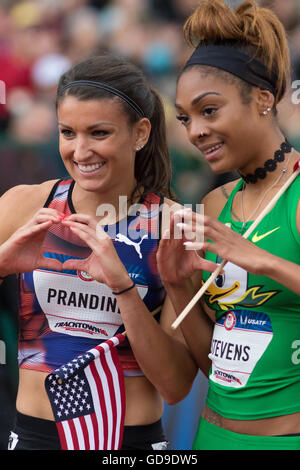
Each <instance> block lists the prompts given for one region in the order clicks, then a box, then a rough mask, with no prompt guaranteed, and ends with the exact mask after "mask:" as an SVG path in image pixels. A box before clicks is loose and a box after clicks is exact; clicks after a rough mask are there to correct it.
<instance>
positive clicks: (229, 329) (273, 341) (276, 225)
mask: <svg viewBox="0 0 300 470" xmlns="http://www.w3.org/2000/svg"><path fill="white" fill-rule="evenodd" d="M241 189H242V180H239V181H238V183H237V185H236V186H235V188H234V190H233V191H232V193H231V194H230V197H229V198H228V201H227V203H226V205H225V207H224V208H223V210H222V212H221V214H220V216H219V217H218V219H219V220H220V221H221V222H223V223H224V224H229V225H230V227H231V228H232V230H234V231H236V232H239V233H241V230H242V223H241V222H236V221H235V220H233V219H232V217H231V206H232V201H233V198H234V196H235V194H236V193H237V191H239V190H241ZM299 196H300V177H298V178H297V179H296V180H295V181H294V182H293V184H292V185H291V186H290V187H289V188H288V189H287V191H286V192H285V193H284V194H283V195H282V196H281V197H280V199H279V200H278V202H277V203H276V205H275V206H274V207H273V209H272V210H271V211H270V212H269V213H268V214H267V215H266V216H265V218H264V219H263V220H262V221H261V222H260V224H259V225H258V226H257V227H256V229H255V230H254V232H253V233H252V234H251V235H250V237H249V240H250V241H252V242H253V243H255V244H256V245H257V246H258V247H260V248H262V249H264V250H266V251H268V252H270V253H272V254H274V255H276V256H279V257H280V258H284V259H286V260H289V261H291V262H293V263H295V264H300V235H299V233H298V231H297V226H296V211H297V206H298V202H299ZM251 223H252V222H248V223H247V225H246V226H245V230H246V229H247V228H248V227H249V226H250V225H251ZM206 258H207V259H209V260H212V261H214V262H217V263H220V262H221V261H222V260H221V259H220V258H219V257H218V256H217V255H215V254H213V253H210V252H207V253H206ZM209 275H210V273H208V272H203V281H204V282H205V281H206V280H207V278H208V277H209ZM204 298H205V302H206V303H207V305H208V306H209V307H210V308H212V309H214V310H215V313H216V323H215V328H214V335H213V339H212V345H211V352H210V355H209V357H210V358H211V360H212V366H211V370H210V376H209V384H210V386H209V391H208V395H207V406H209V407H210V408H211V409H212V410H214V411H216V412H217V413H219V414H221V415H222V416H224V417H226V418H230V419H241V420H247V419H249V420H250V419H260V418H267V417H272V416H281V415H285V414H291V413H296V412H300V296H298V295H297V294H295V293H294V292H293V291H292V290H289V289H287V288H286V287H284V286H283V285H281V284H279V283H277V282H275V281H273V280H272V279H270V278H268V277H265V276H257V275H253V274H251V273H248V272H246V271H245V270H244V269H242V268H240V267H238V266H236V265H235V264H233V263H230V262H228V263H227V264H226V265H225V268H224V274H222V275H219V276H218V277H217V278H216V280H215V281H214V282H213V283H212V284H211V285H210V287H209V288H208V289H207V291H206V293H205V296H204Z"/></svg>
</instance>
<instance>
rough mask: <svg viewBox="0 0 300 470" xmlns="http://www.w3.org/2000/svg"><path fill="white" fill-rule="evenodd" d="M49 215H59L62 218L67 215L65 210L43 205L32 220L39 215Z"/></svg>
mask: <svg viewBox="0 0 300 470" xmlns="http://www.w3.org/2000/svg"><path fill="white" fill-rule="evenodd" d="M43 215H44V216H49V217H58V218H59V219H60V220H61V219H62V218H64V217H65V214H64V213H63V212H60V211H57V210H56V209H51V208H48V207H43V208H42V209H40V210H39V211H38V212H36V213H35V215H34V216H33V218H32V220H35V219H36V218H37V217H39V216H43Z"/></svg>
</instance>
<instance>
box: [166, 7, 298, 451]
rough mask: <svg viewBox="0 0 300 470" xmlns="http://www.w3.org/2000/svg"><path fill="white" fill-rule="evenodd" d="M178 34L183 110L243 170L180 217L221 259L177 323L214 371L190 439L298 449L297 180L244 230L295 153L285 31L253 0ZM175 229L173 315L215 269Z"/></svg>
mask: <svg viewBox="0 0 300 470" xmlns="http://www.w3.org/2000/svg"><path fill="white" fill-rule="evenodd" d="M184 34H185V38H186V39H187V41H188V42H189V43H190V44H191V45H192V46H193V47H195V49H194V52H193V54H192V56H191V57H190V59H189V60H188V61H187V63H186V65H185V66H184V68H183V70H182V72H181V74H180V76H179V79H178V83H177V95H176V108H177V111H178V119H179V121H180V122H181V123H182V124H183V125H184V126H185V128H186V131H187V137H188V139H189V140H190V142H191V143H192V144H193V145H195V146H196V147H197V148H198V149H199V151H200V152H201V153H202V154H203V156H204V158H205V160H206V161H207V162H208V164H209V165H210V167H211V169H212V171H214V172H215V173H225V172H232V171H234V170H237V171H238V172H239V174H240V177H241V178H239V179H237V180H235V181H233V182H230V183H228V184H226V185H225V186H224V187H223V188H217V189H215V190H213V191H212V192H210V193H209V194H208V195H207V196H206V197H205V198H204V200H203V204H204V212H205V215H204V218H201V216H199V215H196V214H193V215H192V217H190V219H191V220H190V222H188V223H187V222H186V216H187V213H186V212H182V213H179V214H177V216H176V217H175V223H176V221H177V222H178V221H179V222H182V218H183V217H184V220H183V222H184V224H182V223H181V225H180V227H181V228H182V229H183V231H184V233H185V234H186V233H187V232H185V230H186V229H190V230H192V229H193V227H194V225H193V224H194V223H195V222H196V221H197V220H201V222H202V223H203V227H204V237H205V241H204V244H203V247H202V251H203V253H204V252H205V258H206V259H207V260H210V261H213V262H217V263H220V262H221V260H222V259H226V260H228V262H227V263H226V264H225V267H224V269H223V272H222V273H221V274H220V275H219V276H218V277H217V278H216V279H215V281H214V282H213V283H212V284H211V285H210V286H209V287H208V289H207V290H206V292H205V296H204V298H205V301H204V302H203V305H202V306H200V305H196V306H195V307H194V308H193V310H192V311H191V312H190V313H189V315H188V317H186V318H185V319H184V321H183V322H182V323H181V328H182V331H183V333H184V336H185V338H186V341H187V343H188V344H189V347H190V350H191V352H192V353H193V355H194V357H195V359H196V361H197V363H198V365H199V367H200V368H201V370H202V371H203V372H204V373H205V374H206V375H207V376H208V377H209V391H208V395H207V401H206V407H205V409H204V411H203V414H202V417H201V419H200V423H199V429H198V432H197V435H196V437H195V442H194V448H195V449H300V204H299V195H300V178H299V177H298V178H296V179H295V180H294V182H293V183H292V184H291V185H290V186H289V188H288V189H287V190H286V192H284V194H283V195H282V196H281V197H280V198H279V200H278V202H277V203H276V205H275V206H274V207H273V209H271V211H270V212H269V213H268V214H267V215H266V216H265V217H264V218H263V220H262V221H261V222H260V224H259V225H258V226H257V227H256V229H255V230H254V231H253V232H252V234H251V236H250V239H249V240H246V239H245V238H243V237H242V236H241V235H242V234H243V233H244V232H245V230H246V229H247V228H248V227H250V226H251V224H252V222H253V221H254V220H255V219H256V218H257V216H258V215H259V214H260V213H261V211H262V210H263V209H264V208H265V207H266V206H267V204H268V202H269V201H270V200H271V199H272V198H273V197H274V195H275V194H276V193H277V192H278V191H279V190H280V188H281V187H282V186H283V184H284V183H285V181H286V180H287V178H288V177H289V176H290V175H291V174H292V173H293V168H294V165H295V163H296V162H297V161H298V160H299V153H297V152H296V151H295V149H293V148H292V147H291V146H290V144H289V143H288V142H287V141H286V140H285V137H284V135H283V134H282V132H281V129H280V128H279V126H278V122H277V119H276V116H277V106H278V104H279V102H280V101H281V100H282V99H283V97H284V95H285V93H286V91H287V90H288V89H289V80H290V75H289V71H290V60H289V51H288V47H287V41H286V36H285V31H284V28H283V26H282V24H281V23H280V22H279V20H278V19H277V17H276V16H275V14H274V13H272V12H271V11H270V10H268V9H264V8H259V7H258V6H257V4H256V3H255V2H254V1H252V0H248V1H245V2H244V3H243V4H242V5H241V6H240V7H238V8H237V9H236V10H235V11H233V10H231V9H230V8H229V7H228V6H227V5H226V3H225V2H224V1H223V0H209V1H206V0H203V1H202V2H201V5H200V6H199V8H198V9H196V10H195V12H194V13H193V15H191V17H190V18H189V19H188V20H187V22H186V24H185V27H184ZM172 235H173V233H172V230H171V234H169V233H168V234H166V235H165V237H164V239H163V240H162V242H161V246H160V251H159V256H158V260H159V269H160V274H161V277H162V279H164V284H165V287H166V289H167V291H168V294H169V295H170V298H171V299H172V301H173V304H174V307H175V309H176V311H177V314H180V313H181V312H182V310H183V309H184V307H185V306H186V305H187V304H188V302H189V301H190V299H191V298H192V297H193V296H194V294H195V292H196V291H197V290H198V289H199V288H200V286H201V282H203V281H205V280H206V279H207V278H208V277H209V274H210V273H208V272H205V271H203V272H202V271H201V269H203V268H202V267H203V259H202V258H201V257H200V256H199V254H198V253H197V252H196V251H195V250H186V249H185V248H186V246H184V242H185V238H184V237H182V239H180V240H179V239H178V236H177V239H176V237H175V236H174V237H172ZM189 244H190V245H191V246H190V247H191V248H197V244H193V242H190V243H189ZM200 274H201V281H200V280H199V276H200Z"/></svg>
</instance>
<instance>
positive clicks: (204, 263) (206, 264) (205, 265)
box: [195, 256, 219, 273]
mask: <svg viewBox="0 0 300 470" xmlns="http://www.w3.org/2000/svg"><path fill="white" fill-rule="evenodd" d="M195 265H196V266H197V267H198V269H201V270H203V271H209V272H211V273H213V272H214V271H215V270H216V269H217V268H218V266H219V265H218V264H217V263H213V262H212V261H208V260H206V259H203V258H200V256H199V258H198V260H197V261H195Z"/></svg>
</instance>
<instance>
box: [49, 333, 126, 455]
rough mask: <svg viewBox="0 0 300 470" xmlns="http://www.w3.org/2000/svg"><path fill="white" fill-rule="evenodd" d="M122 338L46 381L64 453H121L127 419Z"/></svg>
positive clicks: (75, 360) (115, 338) (53, 374)
mask: <svg viewBox="0 0 300 470" xmlns="http://www.w3.org/2000/svg"><path fill="white" fill-rule="evenodd" d="M124 339H125V337H124V335H122V334H119V335H116V336H114V337H113V338H111V339H109V340H107V341H105V342H104V343H101V344H100V345H98V346H96V347H95V348H93V349H90V350H89V351H87V352H86V353H84V354H81V355H79V356H77V357H76V358H75V359H73V360H72V361H71V362H69V363H68V364H65V365H63V366H61V367H60V368H59V369H56V370H55V371H54V372H53V373H51V374H49V375H48V376H47V377H46V380H45V388H46V391H47V394H48V397H49V400H50V403H51V407H52V411H53V414H54V418H55V422H56V426H57V429H58V434H59V438H60V443H61V448H62V449H63V450H119V449H120V448H121V445H122V439H123V429H124V417H125V386H124V376H123V371H122V367H121V364H120V362H119V358H118V353H117V350H116V346H117V345H118V344H120V343H121V342H122V341H123V340H124Z"/></svg>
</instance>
